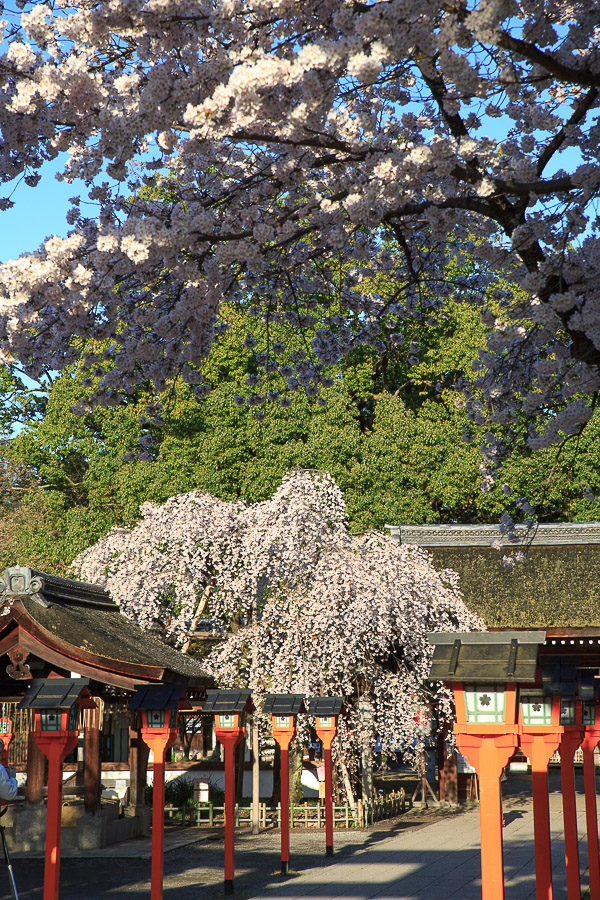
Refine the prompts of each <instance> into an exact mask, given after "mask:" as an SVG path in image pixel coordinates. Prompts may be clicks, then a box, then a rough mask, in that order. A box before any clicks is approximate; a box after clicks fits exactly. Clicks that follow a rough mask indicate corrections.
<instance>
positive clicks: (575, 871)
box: [559, 727, 583, 900]
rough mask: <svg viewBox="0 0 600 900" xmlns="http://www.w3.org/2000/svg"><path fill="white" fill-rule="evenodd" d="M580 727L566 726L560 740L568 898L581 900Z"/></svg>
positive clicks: (581, 734) (569, 899)
mask: <svg viewBox="0 0 600 900" xmlns="http://www.w3.org/2000/svg"><path fill="white" fill-rule="evenodd" d="M582 737H583V732H582V730H581V729H580V728H578V727H577V728H571V727H567V728H565V733H564V735H563V739H562V741H561V742H560V748H559V749H560V775H561V783H562V801H563V823H564V834H565V863H566V868H567V900H580V898H581V881H580V875H579V841H578V838H577V803H576V797H575V771H574V766H573V758H574V756H575V751H576V750H577V748H578V747H579V745H580V744H581V740H582Z"/></svg>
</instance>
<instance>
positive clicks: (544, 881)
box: [521, 731, 562, 900]
mask: <svg viewBox="0 0 600 900" xmlns="http://www.w3.org/2000/svg"><path fill="white" fill-rule="evenodd" d="M561 737H562V736H561V735H560V734H553V733H549V732H548V731H546V732H545V733H533V732H525V731H524V732H523V734H522V735H521V749H522V750H523V753H525V755H526V756H527V758H528V759H529V761H530V763H531V780H532V788H533V828H534V849H535V896H536V900H552V853H551V835H550V807H549V801H548V763H549V762H550V759H551V757H552V755H553V754H554V752H555V751H556V750H558V748H559V746H560V741H561Z"/></svg>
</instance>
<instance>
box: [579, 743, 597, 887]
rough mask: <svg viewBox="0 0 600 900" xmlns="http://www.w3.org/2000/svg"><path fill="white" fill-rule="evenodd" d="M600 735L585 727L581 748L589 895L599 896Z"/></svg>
mask: <svg viewBox="0 0 600 900" xmlns="http://www.w3.org/2000/svg"><path fill="white" fill-rule="evenodd" d="M599 737H600V735H599V733H598V729H597V728H586V730H585V736H584V738H583V741H582V744H581V749H582V750H583V782H584V788H585V821H586V826H587V851H588V870H589V879H590V897H593V898H596V897H600V847H599V846H598V811H597V801H596V773H595V770H594V750H595V749H596V746H597V744H598V738H599Z"/></svg>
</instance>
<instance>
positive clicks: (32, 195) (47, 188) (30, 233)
mask: <svg viewBox="0 0 600 900" xmlns="http://www.w3.org/2000/svg"><path fill="white" fill-rule="evenodd" d="M63 164H64V160H63V159H58V160H52V161H51V162H47V163H46V164H45V165H44V166H43V168H42V170H41V174H42V180H41V181H40V183H39V184H38V186H37V187H35V188H31V187H28V186H27V185H26V184H25V182H24V181H21V182H20V183H18V184H17V185H16V189H15V191H14V193H13V195H12V199H13V200H14V203H15V205H14V206H13V208H12V209H8V210H5V211H4V212H0V262H6V261H7V260H8V259H16V257H17V256H19V254H20V253H25V252H26V251H30V250H36V249H37V248H38V247H39V245H40V244H41V243H42V241H43V240H44V238H47V237H49V236H50V235H52V234H57V235H60V236H64V235H65V234H66V233H67V230H68V228H69V226H68V225H67V222H66V219H65V216H66V214H67V210H68V209H69V197H73V196H74V195H75V194H77V193H80V192H82V191H81V187H80V188H79V189H78V187H77V185H76V184H67V183H66V182H64V181H57V180H56V178H55V177H54V176H55V174H56V172H58V171H59V170H60V168H61V167H62V165H63ZM12 187H13V186H12V185H4V186H3V187H2V188H0V191H1V196H4V197H5V196H7V194H9V193H10V190H11V188H12Z"/></svg>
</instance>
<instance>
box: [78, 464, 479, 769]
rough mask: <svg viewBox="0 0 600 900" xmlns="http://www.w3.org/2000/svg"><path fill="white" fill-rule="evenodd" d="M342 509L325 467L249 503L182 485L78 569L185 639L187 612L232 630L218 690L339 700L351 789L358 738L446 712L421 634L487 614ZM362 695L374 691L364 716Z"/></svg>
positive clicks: (217, 663) (451, 581)
mask: <svg viewBox="0 0 600 900" xmlns="http://www.w3.org/2000/svg"><path fill="white" fill-rule="evenodd" d="M345 514H346V510H345V506H344V502H343V499H342V495H341V493H340V491H339V489H338V488H337V486H336V484H335V482H334V481H333V479H332V478H331V477H330V476H329V475H326V474H322V473H310V472H306V471H298V472H295V473H293V474H292V475H290V476H288V477H286V478H285V479H284V481H283V483H282V485H281V487H280V488H279V490H277V491H276V492H275V494H274V495H273V497H272V498H271V499H270V500H268V501H265V502H261V503H255V504H252V505H250V506H244V505H243V504H241V503H235V502H231V503H223V502H220V501H218V500H215V499H214V498H213V497H210V496H209V495H207V494H201V493H198V492H191V493H188V494H181V495H179V496H177V497H173V498H172V499H170V500H168V501H167V502H166V503H165V504H164V505H163V506H157V505H153V504H146V505H145V507H144V508H143V516H144V517H143V519H142V521H141V522H140V523H138V524H137V525H136V526H134V527H133V528H131V529H115V530H114V531H112V532H110V533H109V534H108V535H107V536H106V537H105V538H103V539H101V540H100V541H99V542H98V543H97V544H95V545H94V546H93V547H91V548H90V549H89V550H87V551H85V552H84V553H82V554H81V555H80V556H79V557H78V558H77V559H76V560H75V563H74V568H75V570H76V571H77V573H78V574H79V575H80V576H81V577H83V578H85V579H86V580H89V581H93V582H98V583H100V584H103V585H104V586H106V587H107V589H108V590H109V591H110V593H111V595H112V596H113V598H114V599H115V600H116V601H117V602H118V603H119V604H120V606H121V609H122V611H123V612H124V613H125V614H127V615H128V616H130V617H133V618H135V619H136V621H138V622H139V623H140V625H142V626H143V627H146V628H148V627H155V626H156V623H157V622H160V623H162V625H163V628H164V629H165V631H166V632H167V636H168V638H169V639H170V640H172V641H175V642H176V643H178V644H179V645H180V646H181V645H182V644H184V643H185V640H186V635H187V633H188V631H189V628H190V624H191V622H192V620H193V619H194V617H198V616H199V615H204V616H206V615H210V616H212V617H213V618H215V619H217V620H219V621H220V623H221V625H222V627H223V629H224V630H225V631H226V632H227V633H228V636H227V637H226V639H225V640H224V641H223V642H222V643H221V644H220V645H218V646H217V648H216V649H215V650H213V651H212V652H211V653H210V654H209V656H208V657H207V658H206V659H205V660H204V664H205V665H206V667H207V668H208V670H209V671H210V672H212V674H214V676H215V677H216V679H217V681H218V683H219V684H220V685H222V686H223V687H235V686H237V685H242V686H247V687H249V688H251V690H252V694H253V697H254V699H255V702H257V705H258V706H260V701H261V700H262V698H263V697H264V695H265V694H266V693H268V692H300V693H304V694H307V695H320V694H323V695H340V694H341V695H343V696H344V697H345V698H347V701H346V713H345V715H344V718H343V721H342V724H341V732H340V733H341V740H340V748H341V749H340V752H339V758H338V762H339V765H340V769H341V772H342V773H343V775H344V780H345V782H346V784H347V786H349V785H350V783H351V781H352V777H353V774H354V770H355V762H356V750H357V748H358V747H359V746H364V745H365V743H366V744H368V745H369V747H370V748H372V743H373V740H374V738H375V736H376V735H379V736H380V737H381V738H382V740H383V742H384V744H385V745H386V746H388V747H394V748H395V747H397V746H404V747H405V748H409V747H411V746H412V743H413V740H414V738H415V737H416V736H418V734H419V729H418V723H417V719H418V716H417V712H418V710H419V709H420V708H423V707H425V708H429V706H430V705H431V703H432V702H434V703H436V704H437V705H438V706H439V708H440V710H441V712H440V715H442V716H444V715H446V716H447V715H449V713H450V707H449V701H448V698H447V697H446V696H445V695H444V694H443V692H442V693H440V695H439V697H437V696H436V697H434V696H433V695H428V694H425V692H424V689H423V684H424V681H425V679H426V677H427V674H428V667H429V661H430V658H431V652H430V647H429V644H428V641H427V635H428V633H429V632H431V631H434V630H450V629H459V630H471V629H479V628H482V627H483V623H482V622H481V620H480V619H478V618H477V617H476V616H475V615H473V614H472V613H470V612H469V610H468V609H467V608H466V607H465V605H464V603H463V601H462V599H461V595H460V592H459V590H458V585H457V576H456V575H455V573H452V572H449V571H444V572H437V571H436V570H435V569H434V568H433V566H432V564H431V561H430V558H429V556H428V555H427V553H426V552H424V551H423V550H421V549H420V548H417V547H406V546H398V545H397V544H396V542H395V541H393V540H392V539H391V538H389V537H388V536H386V535H382V534H379V533H377V532H368V533H366V534H364V535H358V536H357V535H353V534H351V533H350V532H348V530H347V527H346V524H345ZM360 698H363V699H364V698H367V699H369V700H371V704H370V706H371V708H372V711H373V712H372V718H371V720H370V721H368V722H366V721H365V716H364V714H361V713H360V711H359V708H358V703H359V700H360ZM362 708H363V709H364V703H363V707H362Z"/></svg>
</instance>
